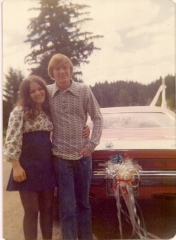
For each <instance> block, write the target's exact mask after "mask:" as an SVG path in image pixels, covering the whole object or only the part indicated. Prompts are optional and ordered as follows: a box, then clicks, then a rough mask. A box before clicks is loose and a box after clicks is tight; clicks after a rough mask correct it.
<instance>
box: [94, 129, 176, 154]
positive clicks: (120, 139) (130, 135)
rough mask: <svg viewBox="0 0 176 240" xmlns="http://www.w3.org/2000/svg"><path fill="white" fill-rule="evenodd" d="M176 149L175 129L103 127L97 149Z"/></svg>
mask: <svg viewBox="0 0 176 240" xmlns="http://www.w3.org/2000/svg"><path fill="white" fill-rule="evenodd" d="M105 149H107V150H108V149H111V150H113V149H114V150H115V149H119V150H120V149H176V135H175V129H173V128H167V129H163V128H162V129H158V128H156V129H154V128H152V129H103V132H102V137H101V140H100V144H99V145H98V146H97V147H96V150H105Z"/></svg>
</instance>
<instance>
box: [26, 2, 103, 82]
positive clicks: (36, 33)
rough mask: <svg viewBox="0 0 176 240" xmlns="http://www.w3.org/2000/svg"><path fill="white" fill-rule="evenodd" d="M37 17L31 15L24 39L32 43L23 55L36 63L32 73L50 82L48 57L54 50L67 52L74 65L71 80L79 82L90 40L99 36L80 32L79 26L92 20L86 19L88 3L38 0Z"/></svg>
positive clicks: (87, 55) (91, 44)
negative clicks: (27, 52)
mask: <svg viewBox="0 0 176 240" xmlns="http://www.w3.org/2000/svg"><path fill="white" fill-rule="evenodd" d="M38 4H39V5H40V7H39V8H34V9H32V10H38V11H39V15H38V17H35V18H32V19H31V20H30V24H29V26H28V30H29V32H30V34H28V36H27V40H26V41H25V42H29V43H30V44H31V48H32V52H31V53H30V54H29V55H27V56H26V58H25V61H26V62H28V63H29V64H35V67H34V68H32V69H31V71H32V74H36V75H40V76H41V77H43V78H44V79H45V80H46V82H47V83H48V84H50V83H52V82H53V81H52V80H50V79H49V77H48V74H47V66H48V62H49V59H50V58H51V56H53V55H54V54H56V53H61V54H64V55H66V56H67V57H69V58H70V59H71V61H72V62H73V65H74V66H75V67H76V71H75V75H74V76H73V79H74V80H78V81H81V75H82V72H81V71H80V70H79V67H80V65H81V64H82V63H88V57H89V56H90V55H91V53H92V52H93V50H95V49H99V48H97V47H95V46H94V43H93V40H94V39H97V38H100V37H102V36H100V35H93V33H92V32H86V31H85V32H81V26H82V25H83V24H84V23H85V22H87V21H90V20H92V19H91V18H88V17H87V15H88V14H89V12H87V11H86V10H85V9H87V8H88V7H89V6H88V5H80V4H72V3H71V1H68V0H67V1H63V0H40V1H39V3H38Z"/></svg>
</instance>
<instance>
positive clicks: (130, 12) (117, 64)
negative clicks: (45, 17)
mask: <svg viewBox="0 0 176 240" xmlns="http://www.w3.org/2000/svg"><path fill="white" fill-rule="evenodd" d="M72 2H73V3H79V4H87V5H89V6H90V8H88V10H89V12H90V14H89V17H90V18H92V19H93V20H92V21H88V22H87V23H85V24H83V26H82V31H91V32H93V34H94V35H97V34H98V35H103V36H104V37H103V38H100V39H97V40H94V44H95V46H97V47H100V48H101V50H97V51H94V52H93V53H92V55H91V56H90V57H89V59H88V60H89V64H84V65H81V71H82V73H83V81H84V82H85V83H86V84H87V85H91V86H94V85H95V83H99V82H105V81H108V82H114V81H118V80H124V81H137V82H140V83H142V84H148V83H151V82H153V81H155V80H156V79H159V78H160V76H161V77H162V78H164V77H165V76H167V75H168V74H171V75H175V45H174V44H175V4H176V3H174V2H175V0H89V1H87V0H72ZM38 3H39V0H4V1H3V3H2V62H3V65H2V68H3V74H7V73H8V69H9V67H12V68H13V69H18V70H20V71H22V73H23V74H24V75H25V76H26V75H29V71H28V69H29V68H30V66H29V65H27V64H25V63H24V58H25V56H26V55H27V54H29V53H30V51H31V49H30V44H27V43H24V41H25V40H26V39H27V34H29V32H28V30H27V26H28V24H29V18H31V17H37V12H36V11H28V9H29V8H32V7H35V6H38Z"/></svg>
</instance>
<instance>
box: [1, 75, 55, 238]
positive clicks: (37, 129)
mask: <svg viewBox="0 0 176 240" xmlns="http://www.w3.org/2000/svg"><path fill="white" fill-rule="evenodd" d="M52 130H53V124H52V122H51V119H50V111H49V104H48V91H47V88H46V85H45V82H44V81H43V80H42V79H41V78H40V77H38V76H29V77H28V78H26V79H25V80H23V82H22V84H21V86H20V92H19V101H18V104H17V106H16V107H15V108H14V109H13V111H12V112H11V114H10V118H9V125H8V129H7V136H6V142H5V152H4V153H5V157H6V160H7V161H9V162H11V164H12V172H11V175H10V179H9V182H8V186H7V190H8V191H19V193H20V197H21V202H22V205H23V208H24V212H25V214H24V219H23V228H24V236H25V240H34V239H37V225H38V215H39V213H40V227H41V232H42V236H43V239H52V224H53V209H52V207H53V196H54V188H55V186H56V185H55V177H54V173H53V162H52V152H51V141H50V133H51V131H52Z"/></svg>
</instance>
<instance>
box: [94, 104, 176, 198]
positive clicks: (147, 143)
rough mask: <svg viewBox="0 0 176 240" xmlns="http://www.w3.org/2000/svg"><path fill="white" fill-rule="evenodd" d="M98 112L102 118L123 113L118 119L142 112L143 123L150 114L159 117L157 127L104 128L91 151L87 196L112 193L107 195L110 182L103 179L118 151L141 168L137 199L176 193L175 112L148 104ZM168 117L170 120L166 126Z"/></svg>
mask: <svg viewBox="0 0 176 240" xmlns="http://www.w3.org/2000/svg"><path fill="white" fill-rule="evenodd" d="M101 112H102V115H103V118H104V119H106V116H107V114H108V115H109V116H108V118H109V119H111V118H113V117H114V116H115V115H114V114H116V113H117V114H118V116H123V114H125V117H124V118H121V119H123V121H124V119H127V116H128V114H129V116H130V114H133V113H137V114H139V115H141V116H142V121H143V120H145V122H146V119H147V118H148V116H150V115H151V116H152V117H151V118H153V116H154V115H155V116H156V117H155V119H154V120H156V118H158V116H159V118H158V119H157V121H158V125H157V126H155V125H153V126H151V125H150V126H147V125H145V126H144V125H143V127H123V126H122V125H123V124H121V126H119V125H118V124H117V125H116V127H115V128H114V127H112V128H111V129H108V127H107V128H105V129H103V133H102V137H101V141H100V144H99V145H98V146H97V148H96V149H95V151H94V152H93V154H92V158H93V178H92V185H91V190H90V195H91V196H93V197H94V198H95V197H96V198H109V197H112V196H113V194H109V192H110V193H111V190H110V188H109V186H111V182H110V181H108V180H107V179H105V176H106V167H107V162H108V161H109V160H110V159H111V157H112V156H114V155H116V154H121V155H122V156H123V157H124V158H125V157H130V158H132V159H133V161H134V162H135V163H138V164H139V165H140V166H141V168H142V169H141V170H140V171H139V174H140V182H139V189H138V192H137V194H136V196H137V197H138V198H140V199H150V198H154V197H158V196H161V197H163V196H165V197H166V196H171V195H172V196H176V150H175V149H176V126H175V114H174V113H173V112H172V111H170V110H168V109H165V108H161V107H151V106H143V107H138V106H137V107H115V108H103V109H101ZM143 113H145V114H146V115H145V114H144V115H143ZM153 113H154V114H153ZM119 114H121V115H119ZM158 114H159V115H158ZM111 116H112V117H111ZM145 116H146V117H145ZM165 116H167V117H168V119H167V117H166V124H165V123H164V125H163V124H160V123H161V122H162V121H163V117H165ZM128 118H129V117H128ZM119 119H120V117H118V121H119V122H120V121H121V120H119ZM131 119H134V118H133V117H132V118H131ZM150 120H151V119H150ZM170 120H171V123H169V126H167V124H168V122H169V121H170ZM147 121H148V122H149V120H147ZM132 125H133V126H134V124H132ZM159 125H160V126H159ZM163 126H164V127H163Z"/></svg>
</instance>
